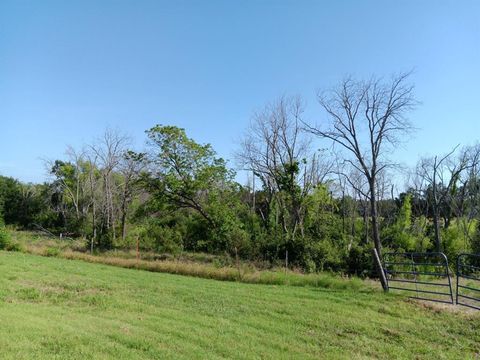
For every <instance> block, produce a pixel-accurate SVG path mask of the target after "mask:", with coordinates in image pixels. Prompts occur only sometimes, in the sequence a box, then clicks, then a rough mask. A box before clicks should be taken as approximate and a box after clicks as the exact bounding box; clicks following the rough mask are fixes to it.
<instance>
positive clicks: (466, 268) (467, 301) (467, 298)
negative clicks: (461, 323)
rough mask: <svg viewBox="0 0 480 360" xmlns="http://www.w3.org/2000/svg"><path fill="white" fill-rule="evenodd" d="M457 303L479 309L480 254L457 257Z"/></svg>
mask: <svg viewBox="0 0 480 360" xmlns="http://www.w3.org/2000/svg"><path fill="white" fill-rule="evenodd" d="M456 300H457V301H456V302H457V305H462V306H466V307H469V308H472V309H476V310H480V254H460V255H458V257H457V296H456Z"/></svg>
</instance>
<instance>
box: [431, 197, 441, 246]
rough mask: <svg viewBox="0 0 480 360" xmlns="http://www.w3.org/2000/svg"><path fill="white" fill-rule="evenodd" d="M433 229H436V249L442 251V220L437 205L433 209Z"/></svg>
mask: <svg viewBox="0 0 480 360" xmlns="http://www.w3.org/2000/svg"><path fill="white" fill-rule="evenodd" d="M433 229H434V231H435V250H436V251H437V252H440V251H442V243H441V239H440V221H439V220H438V210H437V209H436V206H435V208H434V210H433Z"/></svg>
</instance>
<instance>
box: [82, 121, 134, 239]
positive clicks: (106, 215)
mask: <svg viewBox="0 0 480 360" xmlns="http://www.w3.org/2000/svg"><path fill="white" fill-rule="evenodd" d="M129 142H130V139H129V138H128V137H127V136H125V135H123V134H121V133H120V132H119V131H116V130H112V129H107V130H106V131H105V133H104V134H103V136H102V137H101V138H99V139H98V140H97V141H95V143H94V144H92V145H91V146H90V149H91V151H92V152H93V153H94V154H95V156H96V157H97V159H98V164H99V168H100V171H101V174H102V185H103V190H102V194H103V201H102V209H101V210H102V221H103V222H104V227H105V228H106V229H107V230H110V231H112V236H113V241H115V239H116V228H115V224H116V220H117V214H118V211H117V209H118V206H117V204H116V203H115V198H116V197H118V196H116V195H118V191H119V187H118V186H117V185H118V184H117V183H116V182H115V176H114V175H115V170H117V168H118V166H119V164H120V162H121V160H122V157H123V154H124V153H125V151H126V149H127V146H128V144H129Z"/></svg>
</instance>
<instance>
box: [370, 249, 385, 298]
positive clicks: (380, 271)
mask: <svg viewBox="0 0 480 360" xmlns="http://www.w3.org/2000/svg"><path fill="white" fill-rule="evenodd" d="M373 260H374V262H375V265H376V267H377V272H378V275H379V276H380V282H381V283H382V288H383V291H388V282H387V278H386V276H385V271H383V266H382V262H381V261H380V256H378V252H377V249H376V248H373Z"/></svg>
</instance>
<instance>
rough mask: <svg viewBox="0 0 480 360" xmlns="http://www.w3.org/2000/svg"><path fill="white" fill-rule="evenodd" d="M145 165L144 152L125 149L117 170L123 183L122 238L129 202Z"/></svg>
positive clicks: (135, 192) (124, 233) (125, 230)
mask: <svg viewBox="0 0 480 360" xmlns="http://www.w3.org/2000/svg"><path fill="white" fill-rule="evenodd" d="M146 167H147V161H146V154H144V153H135V152H133V151H126V152H125V153H124V155H123V158H122V160H121V162H120V164H119V172H120V174H122V178H123V179H122V180H123V184H122V185H121V188H122V190H121V193H120V226H121V230H122V240H125V238H126V236H127V215H128V210H129V207H130V204H131V202H132V200H133V198H134V196H135V195H136V194H137V192H138V191H139V190H140V187H139V186H138V185H139V180H140V178H141V175H142V172H143V171H144V170H145V169H146Z"/></svg>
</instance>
